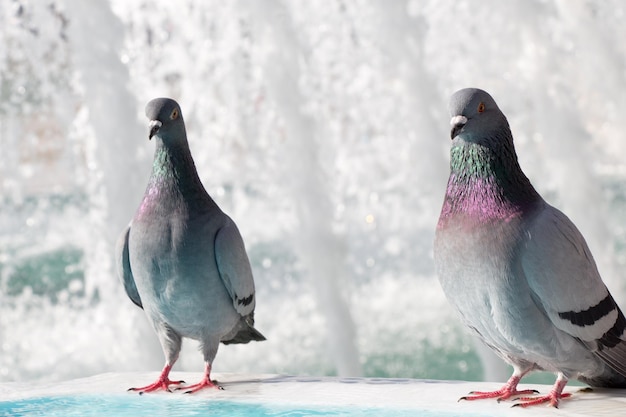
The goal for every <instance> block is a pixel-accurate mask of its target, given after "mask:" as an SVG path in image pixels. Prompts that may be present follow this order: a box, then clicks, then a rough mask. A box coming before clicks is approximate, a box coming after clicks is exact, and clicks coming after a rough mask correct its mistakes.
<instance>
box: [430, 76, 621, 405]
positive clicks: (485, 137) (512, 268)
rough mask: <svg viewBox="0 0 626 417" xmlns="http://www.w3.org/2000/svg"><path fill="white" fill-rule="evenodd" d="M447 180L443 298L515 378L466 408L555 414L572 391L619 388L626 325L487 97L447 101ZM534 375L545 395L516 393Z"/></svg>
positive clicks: (441, 234)
mask: <svg viewBox="0 0 626 417" xmlns="http://www.w3.org/2000/svg"><path fill="white" fill-rule="evenodd" d="M450 113H451V116H452V120H451V125H452V131H451V139H452V148H451V151H450V171H451V172H450V178H449V180H448V186H447V189H446V193H445V198H444V202H443V208H442V210H441V215H440V217H439V222H438V224H437V231H436V236H435V247H434V250H435V252H434V253H435V263H436V269H437V274H438V276H439V280H440V283H441V286H442V287H443V290H444V292H445V294H446V296H447V298H448V300H449V301H450V302H451V304H452V305H453V306H454V307H455V308H456V310H457V311H458V313H459V314H460V316H461V318H462V320H463V321H464V322H465V324H466V325H467V326H469V328H470V329H472V330H473V331H474V333H475V334H477V335H478V336H479V337H480V338H481V339H482V340H483V342H484V343H485V344H487V345H488V346H489V347H490V348H491V349H493V350H494V351H495V352H496V353H497V354H498V355H499V356H500V357H501V358H502V359H503V360H505V361H506V362H508V363H509V364H510V365H512V366H513V369H514V372H513V375H512V376H511V378H510V379H509V380H508V382H507V383H506V384H505V385H504V386H503V387H502V388H501V389H499V390H497V391H494V392H473V393H470V395H469V396H467V397H463V399H466V400H475V399H482V398H498V399H507V398H511V397H514V398H516V397H520V396H521V398H518V399H519V400H520V401H521V402H520V403H518V404H517V405H521V406H523V407H525V406H529V405H534V404H540V403H546V402H547V403H549V404H550V405H552V406H554V407H558V404H559V400H560V399H561V398H565V397H569V396H570V394H568V393H563V392H562V391H563V388H564V387H565V385H566V384H567V381H568V379H570V378H576V379H578V380H580V381H583V382H585V383H587V384H589V385H591V386H593V387H615V388H626V333H625V330H626V319H625V318H624V315H623V314H622V312H621V311H620V309H619V307H618V306H617V305H616V304H615V301H614V300H613V298H612V297H611V294H609V291H608V290H607V288H606V286H605V285H604V283H603V282H602V279H601V278H600V275H599V274H598V270H597V268H596V265H595V262H594V260H593V257H592V256H591V253H590V251H589V248H588V247H587V244H586V242H585V239H584V238H583V237H582V235H581V234H580V232H579V231H578V229H577V228H576V226H574V224H573V223H572V222H571V221H570V220H569V219H568V218H567V217H566V216H565V215H564V214H563V213H561V212H560V211H559V210H557V209H556V208H554V207H552V206H551V205H549V204H548V203H546V202H545V201H544V200H543V198H541V196H540V195H539V194H538V193H537V191H535V189H534V188H533V186H532V185H531V184H530V181H529V180H528V178H527V177H526V176H525V175H524V173H523V172H522V170H521V168H520V166H519V164H518V161H517V156H516V153H515V148H514V146H513V136H512V135H511V131H510V129H509V124H508V122H507V120H506V117H505V116H504V114H502V112H501V111H500V109H499V108H498V106H497V105H496V103H495V101H494V100H493V98H491V96H490V95H489V94H487V93H486V92H485V91H482V90H478V89H473V88H468V89H463V90H460V91H457V92H456V93H455V94H454V95H452V98H451V100H450ZM534 370H545V371H549V372H554V373H556V374H557V375H558V377H557V380H556V383H555V384H554V387H553V388H552V390H551V391H550V393H549V394H548V395H545V396H538V397H537V396H532V395H530V394H533V393H534V392H533V391H530V390H524V391H518V390H517V385H518V382H519V381H520V379H521V378H522V377H523V376H524V375H526V374H528V373H529V372H531V371H534Z"/></svg>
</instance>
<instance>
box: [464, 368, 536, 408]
mask: <svg viewBox="0 0 626 417" xmlns="http://www.w3.org/2000/svg"><path fill="white" fill-rule="evenodd" d="M527 372H528V371H526V372H517V371H516V372H515V373H514V374H513V375H512V376H511V378H509V380H508V381H507V382H506V384H504V386H503V387H502V388H500V389H499V390H497V391H472V392H470V395H468V396H465V397H461V398H459V401H461V400H467V401H474V400H484V399H486V398H497V399H498V402H500V401H503V400H506V399H509V398H511V397H518V396H520V395H531V394H537V393H538V392H537V391H535V390H532V389H529V390H523V391H518V390H517V384H518V383H519V381H520V379H522V376H524V375H525V374H526V373H527Z"/></svg>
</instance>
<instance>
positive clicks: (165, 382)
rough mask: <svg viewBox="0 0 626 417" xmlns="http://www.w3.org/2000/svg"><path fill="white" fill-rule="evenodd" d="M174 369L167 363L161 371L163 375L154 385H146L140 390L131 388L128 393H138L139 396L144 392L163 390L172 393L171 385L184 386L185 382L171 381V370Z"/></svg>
mask: <svg viewBox="0 0 626 417" xmlns="http://www.w3.org/2000/svg"><path fill="white" fill-rule="evenodd" d="M171 369H172V365H170V364H169V363H166V364H165V366H164V367H163V371H161V375H159V378H158V379H157V380H156V381H155V382H154V383H152V384H150V385H146V386H145V387H140V388H129V389H128V391H138V392H139V394H140V395H141V394H143V393H144V392H152V391H156V390H158V389H162V390H164V391H168V392H171V390H170V387H169V386H170V385H179V384H184V383H185V381H172V380H170V379H169V374H170V370H171Z"/></svg>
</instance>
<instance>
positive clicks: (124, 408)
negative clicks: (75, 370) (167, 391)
mask: <svg viewBox="0 0 626 417" xmlns="http://www.w3.org/2000/svg"><path fill="white" fill-rule="evenodd" d="M457 415H459V414H456V413H448V412H434V411H428V410H421V409H406V408H404V409H403V408H389V407H385V408H382V407H359V406H319V405H311V406H306V405H305V406H303V405H301V404H295V405H287V404H276V405H273V404H268V403H254V402H238V401H224V400H207V399H206V398H204V399H199V398H193V397H180V396H176V397H167V396H161V395H152V396H138V395H111V394H106V395H71V396H69V395H68V396H52V397H39V398H29V399H22V400H16V401H0V416H2V417H5V416H6V417H8V416H11V417H13V416H15V417H18V416H28V417H31V416H51V417H52V416H63V417H68V416H81V417H89V416H98V417H107V416H111V417H125V416H150V417H160V416H164V417H165V416H167V417H176V416H228V417H237V416H253V417H265V416H272V417H281V416H289V417H301V416H338V417H342V416H345V417H348V416H356V417H391V416H394V417H403V416H416V417H454V416H457ZM463 415H464V416H466V417H467V416H468V414H463ZM470 416H471V415H470ZM474 416H476V417H477V416H478V414H475V415H474ZM481 416H482V417H486V416H484V414H481Z"/></svg>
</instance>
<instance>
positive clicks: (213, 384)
mask: <svg viewBox="0 0 626 417" xmlns="http://www.w3.org/2000/svg"><path fill="white" fill-rule="evenodd" d="M202 388H217V389H224V388H222V386H221V385H218V384H217V381H211V364H210V363H207V364H206V365H205V366H204V378H203V379H202V381H200V382H198V383H197V384H193V385H189V386H188V387H180V388H177V389H179V390H182V389H184V390H186V391H185V394H193V393H194V392H198V391H200V390H201V389H202Z"/></svg>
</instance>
